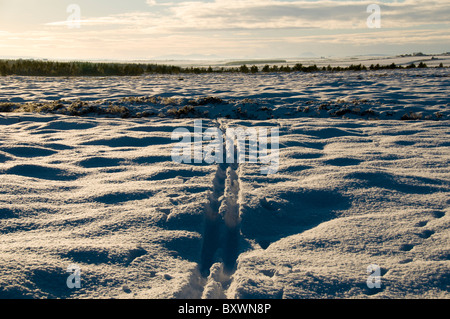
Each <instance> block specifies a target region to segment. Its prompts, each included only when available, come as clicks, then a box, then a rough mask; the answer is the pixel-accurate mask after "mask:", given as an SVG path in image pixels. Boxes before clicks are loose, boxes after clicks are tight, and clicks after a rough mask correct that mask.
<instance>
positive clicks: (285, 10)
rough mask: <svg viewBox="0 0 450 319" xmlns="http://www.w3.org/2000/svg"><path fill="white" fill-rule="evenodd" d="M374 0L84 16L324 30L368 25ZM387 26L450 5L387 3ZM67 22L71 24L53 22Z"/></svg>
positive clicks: (176, 7) (191, 6)
mask: <svg viewBox="0 0 450 319" xmlns="http://www.w3.org/2000/svg"><path fill="white" fill-rule="evenodd" d="M371 3H373V0H369V1H329V0H318V1H275V0H258V1H255V0H215V1H212V2H204V1H181V2H158V1H156V0H147V4H148V5H149V6H165V7H166V8H165V9H164V10H161V11H156V12H135V13H129V14H116V15H111V16H107V17H92V18H88V19H84V20H81V21H80V23H81V24H82V25H85V26H93V25H122V26H130V27H132V26H135V27H139V28H152V30H158V32H164V31H168V30H170V31H171V32H182V31H185V32H192V31H209V30H224V31H226V30H237V29H239V30H257V29H296V28H312V29H313V28H319V29H324V30H333V29H358V28H366V20H367V17H368V13H367V12H366V8H367V6H368V5H369V4H371ZM381 8H382V21H383V26H384V27H386V28H404V27H418V26H420V25H427V24H448V23H449V22H448V17H449V16H450V6H448V5H447V4H445V3H444V2H443V1H434V0H406V1H403V2H392V3H383V4H381ZM47 25H49V26H65V25H67V22H65V21H60V22H52V23H47Z"/></svg>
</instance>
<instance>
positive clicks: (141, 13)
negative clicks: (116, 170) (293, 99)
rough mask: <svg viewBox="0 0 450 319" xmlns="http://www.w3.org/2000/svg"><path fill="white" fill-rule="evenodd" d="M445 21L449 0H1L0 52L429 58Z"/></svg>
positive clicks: (442, 46) (89, 56) (445, 31)
mask: <svg viewBox="0 0 450 319" xmlns="http://www.w3.org/2000/svg"><path fill="white" fill-rule="evenodd" d="M372 4H375V5H376V6H377V7H378V8H379V11H377V10H375V11H373V10H369V11H368V10H367V9H368V6H369V5H372ZM378 13H379V15H378ZM449 17H450V0H403V1H400V0H399V1H396V0H389V1H388V0H384V1H375V0H369V1H366V0H342V1H341V0H299V1H297V0H190V1H183V0H127V1H123V0H0V57H3V58H12V57H25V58H27V57H32V58H47V59H61V60H74V59H77V60H96V59H100V60H102V59H104V60H106V59H108V60H141V59H148V60H151V59H177V58H189V59H202V58H211V59H212V58H219V59H223V58H229V59H241V58H242V59H243V58H246V59H248V58H252V59H259V58H301V57H312V56H314V57H322V56H323V57H345V56H356V55H373V54H380V55H397V54H405V53H413V52H423V53H429V54H437V53H443V52H448V51H450V19H449ZM368 20H369V21H368ZM377 23H379V24H377Z"/></svg>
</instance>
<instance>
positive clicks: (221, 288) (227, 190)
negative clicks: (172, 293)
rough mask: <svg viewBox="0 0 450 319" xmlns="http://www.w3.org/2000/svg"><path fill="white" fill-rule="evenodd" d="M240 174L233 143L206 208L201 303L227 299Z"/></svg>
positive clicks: (232, 267)
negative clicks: (230, 155)
mask: <svg viewBox="0 0 450 319" xmlns="http://www.w3.org/2000/svg"><path fill="white" fill-rule="evenodd" d="M217 127H218V128H219V129H220V130H221V132H226V126H225V125H224V123H222V122H221V121H220V122H219V121H218V122H217ZM225 147H226V138H224V149H225ZM239 174H240V166H239V163H238V160H237V146H236V143H234V161H233V163H220V164H218V168H217V171H216V175H215V177H214V179H213V190H212V193H211V195H210V199H209V203H208V204H207V206H206V207H205V230H204V233H203V247H202V252H201V261H200V273H201V276H202V277H203V278H200V280H202V279H203V282H204V286H203V292H202V298H203V299H226V298H227V289H228V287H229V285H230V283H231V281H232V276H233V274H234V272H235V268H236V261H237V258H238V256H239V239H240V205H239V195H240V183H239Z"/></svg>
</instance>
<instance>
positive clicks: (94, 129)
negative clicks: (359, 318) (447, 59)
mask: <svg viewBox="0 0 450 319" xmlns="http://www.w3.org/2000/svg"><path fill="white" fill-rule="evenodd" d="M449 74H450V72H449V71H448V69H425V70H395V71H376V72H367V73H365V72H345V73H333V74H327V73H314V74H297V73H291V74H258V75H242V74H240V75H239V74H236V75H189V76H187V75H186V76H185V75H183V76H155V77H135V78H75V79H69V78H67V79H58V80H55V79H51V78H50V79H49V78H21V77H4V78H0V86H1V93H0V102H14V103H27V102H38V101H41V102H48V103H51V101H57V100H60V99H64V100H67V101H73V100H75V99H81V100H82V101H86V102H87V103H91V104H90V105H94V106H96V107H98V108H102V107H105V108H107V107H109V105H110V102H111V103H113V104H116V105H119V106H126V107H127V108H129V110H130V112H131V114H132V115H133V114H136V113H137V112H142V111H144V110H145V111H148V112H153V113H154V114H156V116H150V117H146V118H126V119H123V118H120V117H113V116H98V115H96V114H86V115H85V116H82V117H77V116H68V115H66V110H65V108H64V107H61V108H59V109H57V110H56V111H55V112H54V113H55V114H50V113H47V114H45V113H26V112H12V113H11V112H9V113H0V132H1V135H0V185H1V188H0V238H1V240H0V252H1V253H0V269H1V273H0V298H384V297H388V298H449V297H450V290H449V289H450V260H449V256H450V244H449V243H450V231H449V226H450V208H449V206H450V197H449V194H450V168H449V160H450V144H449V137H450V129H449V126H450V125H449V124H450V119H449V115H450V113H449V112H450V108H449V103H450V100H449V93H450V92H449V89H448V88H449ZM149 96H151V97H157V98H153V99H151V98H149ZM207 96H214V97H216V99H213V100H208V99H204V100H201V98H202V97H207ZM129 97H135V98H133V99H130V98H129ZM144 97H145V98H144ZM199 98H200V100H198V99H199ZM195 99H197V100H195ZM192 100H195V101H197V103H189V101H192ZM199 101H200V102H201V101H203V102H204V103H199ZM211 101H213V102H214V103H212V102H211ZM210 102H211V103H210ZM67 103H69V102H67ZM62 104H63V106H64V105H65V104H64V103H62ZM67 105H68V104H67ZM187 105H190V106H193V107H194V109H195V112H192V113H187V114H182V115H184V116H185V117H183V116H172V115H174V111H173V109H174V108H175V109H176V110H179V109H181V108H182V107H185V106H187ZM98 108H97V109H98ZM97 109H96V110H97ZM206 112H207V113H206ZM338 112H339V113H338ZM175 114H178V115H179V113H176V112H175ZM405 114H408V115H409V116H410V117H412V116H413V115H414V118H415V119H420V120H417V121H402V120H400V119H401V118H402V117H403V119H405V117H404V116H405ZM194 116H197V117H202V118H203V125H204V127H205V129H206V128H208V127H220V128H221V129H226V128H232V127H242V128H250V127H253V128H258V127H260V128H278V129H279V134H280V135H279V142H280V157H279V169H278V172H277V173H276V174H272V175H263V174H261V172H260V165H259V164H249V163H230V164H220V165H215V164H214V165H208V164H206V163H203V164H195V165H194V164H192V165H189V164H178V163H175V162H173V161H172V159H171V152H172V149H173V147H174V144H175V142H176V141H173V140H172V139H171V136H172V132H173V131H174V130H175V129H177V128H187V129H189V130H191V131H192V130H193V125H194V118H192V117H194ZM180 117H181V118H180ZM408 119H411V118H408ZM225 216H231V217H232V220H231V221H230V219H228V218H225ZM70 265H77V266H78V267H79V268H80V270H81V277H80V278H81V288H79V289H76V288H75V289H69V288H68V287H67V284H66V283H67V279H68V276H69V275H70V274H71V273H69V272H67V268H68V267H69V266H70ZM371 265H378V266H379V267H380V277H379V278H376V279H379V281H378V282H380V284H381V286H380V288H379V289H378V288H374V289H370V288H369V287H368V285H367V281H368V279H369V280H371V279H373V278H374V277H373V274H371V273H368V271H367V269H368V267H369V266H371Z"/></svg>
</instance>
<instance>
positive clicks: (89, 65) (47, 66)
mask: <svg viewBox="0 0 450 319" xmlns="http://www.w3.org/2000/svg"><path fill="white" fill-rule="evenodd" d="M416 67H417V68H426V67H427V65H426V64H425V63H423V62H420V63H419V64H418V65H417V66H416V65H415V64H414V63H412V64H410V65H408V66H406V67H404V66H400V65H396V64H395V63H392V64H390V65H379V64H376V65H373V64H372V65H371V66H370V67H366V66H365V65H361V64H359V65H353V64H352V65H350V66H347V67H341V66H334V67H333V66H331V65H328V66H323V67H318V66H317V65H315V64H314V65H309V66H305V65H302V64H300V63H298V64H295V65H294V66H289V65H272V66H270V65H268V64H266V65H265V66H263V67H258V66H256V65H252V66H251V67H248V66H247V65H245V64H244V65H241V66H240V67H215V68H212V67H211V66H210V67H208V68H205V67H185V68H183V67H179V66H173V65H158V64H138V63H96V62H54V61H39V60H0V76H6V75H20V76H139V75H144V74H181V73H193V74H203V73H225V72H228V73H258V72H265V73H269V72H318V71H327V72H340V71H365V70H385V69H391V70H392V69H409V68H416ZM439 67H443V65H442V63H441V64H440V65H439Z"/></svg>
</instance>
